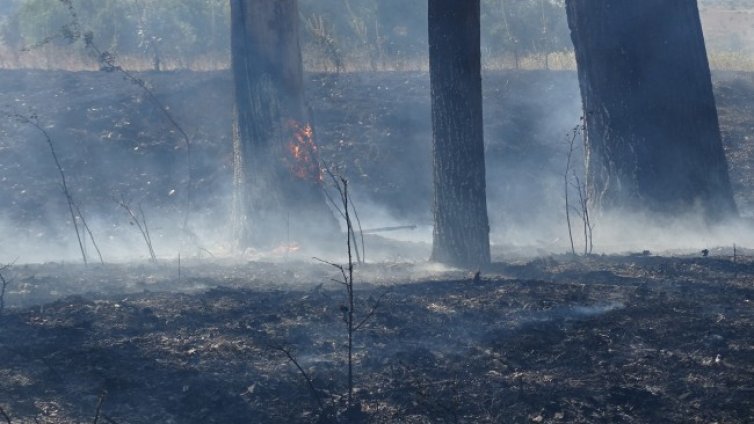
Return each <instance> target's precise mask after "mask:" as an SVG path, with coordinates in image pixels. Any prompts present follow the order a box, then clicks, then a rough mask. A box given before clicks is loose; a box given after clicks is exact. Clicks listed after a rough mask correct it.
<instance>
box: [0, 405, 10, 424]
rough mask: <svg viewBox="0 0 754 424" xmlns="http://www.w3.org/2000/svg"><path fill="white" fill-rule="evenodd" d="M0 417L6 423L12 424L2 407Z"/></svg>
mask: <svg viewBox="0 0 754 424" xmlns="http://www.w3.org/2000/svg"><path fill="white" fill-rule="evenodd" d="M0 416H2V417H3V419H4V420H5V422H6V423H8V424H13V422H12V421H11V419H10V417H9V416H8V414H7V413H5V410H4V409H3V408H2V407H0Z"/></svg>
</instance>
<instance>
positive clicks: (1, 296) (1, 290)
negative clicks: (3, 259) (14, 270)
mask: <svg viewBox="0 0 754 424" xmlns="http://www.w3.org/2000/svg"><path fill="white" fill-rule="evenodd" d="M5 269H7V266H5V267H3V268H0V284H1V285H0V315H2V314H3V311H5V291H6V290H7V289H8V284H9V283H8V280H6V279H5V276H4V275H3V273H2V271H4V270H5Z"/></svg>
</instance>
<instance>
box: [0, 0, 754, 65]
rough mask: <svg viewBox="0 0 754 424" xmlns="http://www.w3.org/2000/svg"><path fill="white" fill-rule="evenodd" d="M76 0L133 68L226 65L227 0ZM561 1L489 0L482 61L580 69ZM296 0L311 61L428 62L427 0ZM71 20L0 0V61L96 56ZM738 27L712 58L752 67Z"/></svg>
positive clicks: (713, 1)
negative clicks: (71, 28) (73, 36)
mask: <svg viewBox="0 0 754 424" xmlns="http://www.w3.org/2000/svg"><path fill="white" fill-rule="evenodd" d="M70 1H71V2H72V4H73V5H74V7H75V9H76V11H77V13H78V15H79V19H80V21H81V24H82V25H83V26H84V27H85V28H86V29H88V30H91V31H92V33H93V34H94V36H95V38H96V41H97V45H98V46H99V47H100V48H101V49H104V50H107V51H108V52H110V53H113V54H115V55H116V56H117V57H118V60H119V61H120V63H122V64H125V65H126V66H128V67H130V68H133V69H149V68H156V67H158V66H159V67H161V68H163V69H174V68H193V69H202V68H203V69H216V68H224V67H227V66H228V63H229V57H230V53H229V50H230V36H229V27H230V24H229V19H230V16H229V15H230V5H229V1H228V0H70ZM563 3H564V0H482V49H483V52H482V53H483V60H484V66H485V67H487V68H495V67H506V68H514V67H521V68H570V69H573V68H574V66H575V63H574V61H573V56H572V54H571V51H572V45H571V41H570V35H569V31H568V26H567V23H566V18H565V8H564V4H563ZM299 4H300V14H301V39H302V50H303V54H304V61H305V64H306V66H307V68H309V69H312V70H325V71H337V70H353V69H363V70H381V69H417V68H422V69H426V66H427V0H299ZM700 5H701V6H702V7H703V8H723V9H730V10H735V11H741V10H742V9H749V10H751V9H754V4H752V0H701V1H700ZM70 21H71V16H70V14H69V12H68V10H67V9H66V7H65V5H64V4H63V2H62V1H61V0H0V67H17V66H27V67H51V68H57V67H60V68H81V67H94V66H96V61H94V60H93V59H91V58H87V57H86V56H85V54H84V52H83V49H80V48H78V49H77V48H76V46H69V45H68V44H69V42H68V41H67V40H66V39H65V37H56V34H59V33H60V29H61V28H63V27H64V26H65V25H66V24H68V23H70ZM716 25H717V26H720V25H721V24H716ZM740 32H741V31H740V28H738V27H731V28H728V27H725V28H716V31H711V33H710V34H709V35H711V36H712V37H714V39H708V46H710V47H711V50H712V52H711V53H712V54H711V56H712V59H713V66H715V67H717V68H724V69H737V68H742V69H744V68H745V69H749V68H754V57H750V56H751V55H750V54H749V53H748V52H749V51H750V49H749V48H748V46H749V45H750V44H751V40H750V35H747V34H743V33H740ZM42 44H44V45H42ZM742 46H744V47H747V48H743V47H742ZM744 53H746V54H745V55H744ZM750 62H751V63H750Z"/></svg>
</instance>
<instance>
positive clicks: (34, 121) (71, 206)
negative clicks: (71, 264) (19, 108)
mask: <svg viewBox="0 0 754 424" xmlns="http://www.w3.org/2000/svg"><path fill="white" fill-rule="evenodd" d="M11 116H12V117H13V118H15V119H17V120H19V121H20V122H22V123H25V124H28V125H31V126H32V127H33V128H35V129H36V130H37V131H38V132H39V133H40V134H42V136H43V137H44V139H45V142H46V143H47V146H48V147H49V148H50V154H51V155H52V159H53V161H54V162H55V166H56V167H57V169H58V173H59V174H60V181H61V188H62V190H63V194H64V195H65V198H66V202H67V203H68V211H69V213H70V214H71V221H72V223H73V229H74V231H75V232H76V240H77V241H78V244H79V250H80V251H81V258H82V260H83V261H84V265H88V264H89V260H88V258H87V255H86V249H85V248H84V240H83V239H82V238H81V233H82V232H81V230H80V229H79V224H78V219H81V218H82V217H83V215H82V214H81V209H80V208H79V207H78V205H77V204H76V202H75V201H74V200H73V195H72V194H71V191H70V189H69V188H68V180H67V178H66V175H65V171H64V170H63V166H62V165H61V164H60V160H59V159H58V154H57V152H56V151H55V145H54V144H53V142H52V137H51V136H50V134H49V133H48V132H47V130H46V129H44V127H43V126H42V124H40V123H39V117H37V116H36V115H31V116H26V115H22V114H19V113H16V114H12V115H11ZM76 211H78V212H79V213H78V217H77V215H76ZM77 218H78V219H77ZM83 221H84V220H83V219H82V223H83ZM87 227H88V226H87ZM88 232H89V236H90V237H91V239H92V244H94V246H95V249H96V250H97V253H100V252H99V248H97V247H96V246H97V245H96V243H95V242H94V235H93V234H92V233H91V231H88ZM100 262H102V263H104V261H102V255H101V254H100Z"/></svg>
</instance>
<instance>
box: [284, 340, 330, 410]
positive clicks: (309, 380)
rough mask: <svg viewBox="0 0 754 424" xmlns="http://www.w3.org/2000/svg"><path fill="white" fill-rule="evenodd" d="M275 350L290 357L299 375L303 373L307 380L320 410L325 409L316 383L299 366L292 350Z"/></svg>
mask: <svg viewBox="0 0 754 424" xmlns="http://www.w3.org/2000/svg"><path fill="white" fill-rule="evenodd" d="M273 349H275V350H278V351H280V352H282V353H283V354H284V355H285V356H286V357H288V360H289V361H291V363H292V364H293V365H295V366H296V368H298V371H299V373H301V376H302V377H303V378H304V380H306V384H307V386H309V390H310V391H311V393H312V397H314V400H316V401H317V404H318V405H319V407H320V409H324V404H323V403H322V398H321V396H320V392H319V390H317V388H316V387H315V386H314V381H312V379H311V377H310V376H309V373H307V372H306V370H304V368H303V367H302V366H301V364H299V362H298V360H296V357H295V356H293V354H292V353H291V351H290V350H288V349H286V348H285V347H283V346H273Z"/></svg>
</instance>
